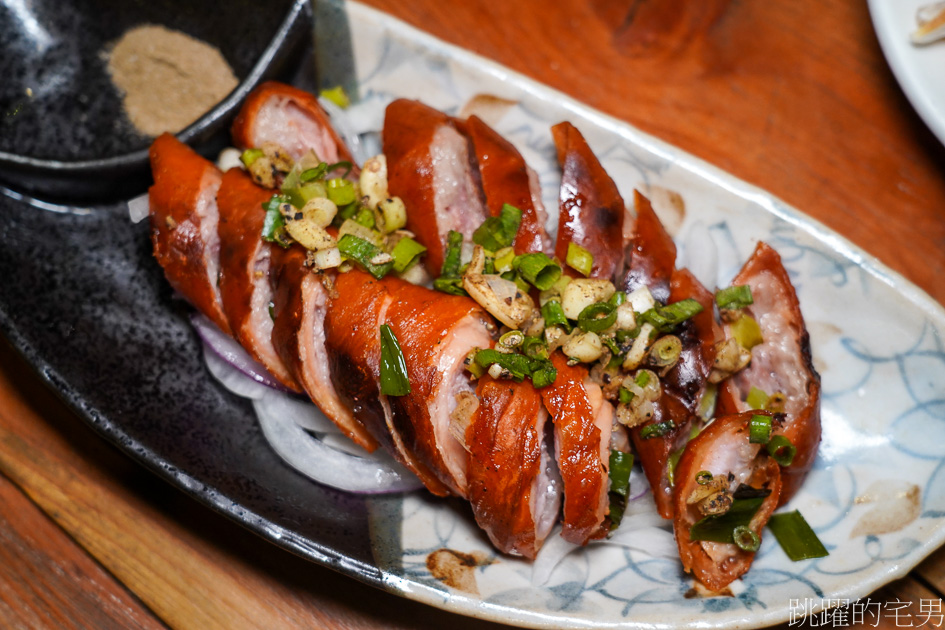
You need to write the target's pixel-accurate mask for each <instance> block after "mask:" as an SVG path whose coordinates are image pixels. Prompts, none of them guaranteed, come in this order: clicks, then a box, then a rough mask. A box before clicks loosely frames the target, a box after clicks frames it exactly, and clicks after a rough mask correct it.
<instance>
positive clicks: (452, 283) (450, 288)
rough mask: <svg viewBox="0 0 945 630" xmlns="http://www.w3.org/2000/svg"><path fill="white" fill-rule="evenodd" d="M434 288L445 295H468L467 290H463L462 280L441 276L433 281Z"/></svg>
mask: <svg viewBox="0 0 945 630" xmlns="http://www.w3.org/2000/svg"><path fill="white" fill-rule="evenodd" d="M433 288H434V289H436V290H437V291H441V292H443V293H449V294H450V295H468V294H467V293H466V289H464V288H463V279H462V278H447V277H445V276H440V277H439V278H437V279H436V280H434V281H433Z"/></svg>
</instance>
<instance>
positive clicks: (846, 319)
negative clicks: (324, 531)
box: [348, 3, 945, 628]
mask: <svg viewBox="0 0 945 630" xmlns="http://www.w3.org/2000/svg"><path fill="white" fill-rule="evenodd" d="M348 11H349V14H350V17H351V23H352V26H353V33H354V38H355V56H356V59H357V66H358V71H359V76H360V78H361V84H362V94H363V97H364V99H365V100H367V101H369V102H370V101H377V102H378V103H386V102H388V101H390V100H391V99H393V98H398V97H408V98H416V99H419V100H422V101H424V102H426V103H428V104H430V105H433V106H435V107H438V108H441V109H443V110H445V111H447V112H452V113H458V112H459V111H460V110H461V108H462V107H463V106H464V105H465V104H467V103H469V102H470V99H473V97H475V96H476V95H482V94H488V95H494V96H496V97H499V98H500V99H502V101H501V102H500V103H499V104H498V105H496V104H495V103H494V102H493V103H492V105H490V106H489V107H490V108H488V112H487V113H489V114H491V115H492V119H491V120H490V122H493V123H494V124H495V126H496V127H497V129H498V130H499V131H500V132H502V133H503V134H505V135H506V137H508V138H509V139H510V140H511V141H512V142H513V143H514V144H515V145H516V146H517V147H518V148H519V149H520V150H521V152H522V153H523V155H524V156H525V158H526V160H527V161H528V162H529V163H530V164H531V165H532V167H533V168H535V169H536V170H537V171H538V173H539V176H540V180H541V183H542V186H543V190H544V200H545V204H546V206H547V208H548V209H549V212H550V214H551V215H552V217H550V222H551V223H554V222H555V221H556V216H555V215H556V208H557V203H556V196H557V184H558V173H557V166H556V164H555V161H554V150H553V145H552V142H551V136H550V133H549V130H548V129H549V127H550V126H551V125H552V124H554V123H556V122H559V121H561V120H569V121H571V122H572V123H574V124H575V125H576V126H577V127H578V128H579V129H581V131H582V132H583V133H584V134H585V136H586V137H587V139H588V142H589V143H590V145H591V146H592V148H593V149H594V150H595V151H596V152H597V154H598V155H599V156H600V158H601V161H602V162H603V164H604V166H605V167H606V168H607V169H608V171H609V172H610V173H611V175H612V177H613V178H614V180H615V181H616V182H617V184H618V186H619V188H620V189H621V192H622V193H623V194H624V195H625V197H626V198H629V196H630V195H631V193H632V190H633V189H634V188H639V189H640V190H641V191H642V192H644V194H654V193H657V195H656V196H659V195H658V193H659V191H667V190H668V191H674V192H676V193H678V194H679V195H680V196H681V198H682V201H683V203H684V207H685V211H684V213H681V214H679V213H677V215H676V216H673V211H672V208H668V207H665V204H664V207H662V208H660V207H658V210H662V211H663V214H664V216H665V218H667V221H668V224H671V225H673V227H674V230H675V232H676V240H677V243H678V244H679V246H680V256H681V258H682V259H683V260H686V259H687V256H689V257H694V256H697V255H698V254H697V252H695V251H693V250H694V247H693V245H694V244H695V245H698V244H699V241H700V240H706V239H708V240H710V241H711V243H712V245H713V247H712V251H713V256H714V258H715V260H716V262H717V265H716V267H717V268H718V275H717V277H716V278H710V279H709V282H710V283H711V282H712V281H714V282H715V283H716V284H717V285H719V286H725V284H726V283H727V281H728V280H729V279H731V277H732V276H733V275H734V273H735V272H736V271H737V269H738V268H739V267H740V266H741V264H742V262H743V261H744V260H745V259H746V258H747V256H748V255H749V254H750V253H751V251H752V249H753V248H754V245H755V243H756V242H757V241H758V240H766V241H767V242H768V243H769V244H771V245H772V246H773V247H775V249H777V250H778V251H779V252H780V253H781V256H782V257H783V260H784V264H785V266H786V268H787V269H788V271H789V273H790V275H791V277H792V279H793V281H794V283H795V285H796V287H797V290H798V295H799V297H800V301H801V305H802V309H803V311H804V315H805V318H806V320H807V324H808V328H809V330H810V334H811V342H812V347H813V349H814V358H815V363H816V365H817V368H818V369H819V370H820V372H821V374H822V377H823V409H822V412H823V423H824V437H823V444H822V446H821V450H820V454H819V457H818V460H817V462H816V465H815V467H814V470H812V472H811V473H810V475H809V477H808V479H807V481H806V483H805V485H804V487H803V488H802V490H801V492H800V493H799V494H798V495H797V496H796V497H795V498H794V499H793V500H792V501H791V503H790V505H789V506H788V508H787V509H800V510H801V512H802V513H803V514H804V515H805V517H806V518H807V520H808V521H809V522H810V524H811V525H812V526H813V527H814V529H815V530H816V532H817V534H818V535H819V536H820V538H821V540H822V541H823V542H824V544H825V545H826V546H827V548H828V549H829V550H830V552H831V554H830V556H829V557H826V558H822V559H819V560H810V561H805V562H800V563H792V562H790V561H789V560H788V559H787V558H786V557H785V555H784V553H783V552H782V551H781V550H780V548H779V547H778V546H777V544H776V543H775V541H774V540H773V539H772V537H771V536H766V537H765V540H764V542H763V544H762V547H761V549H760V551H759V553H758V556H757V559H756V561H755V563H754V566H753V568H752V570H751V571H750V572H749V573H748V574H747V575H746V576H745V577H744V578H743V579H742V580H741V581H740V582H739V583H737V584H736V586H735V587H734V588H733V596H730V597H709V598H706V597H696V596H693V593H692V586H693V585H692V580H691V578H689V577H688V576H686V575H685V574H683V572H682V569H681V565H680V563H679V561H678V559H676V558H675V557H674V556H673V555H672V554H668V553H663V550H665V548H666V538H665V537H666V536H667V535H668V532H669V528H668V526H667V525H661V524H658V523H656V524H650V525H648V526H646V527H641V528H640V533H639V538H640V540H642V541H652V544H653V546H652V547H650V548H649V550H647V549H645V548H642V547H646V545H643V544H636V545H635V544H634V543H633V542H632V538H633V537H631V536H625V538H627V539H628V540H629V542H628V543H627V545H617V544H599V545H592V546H590V547H587V548H585V549H580V550H577V551H575V552H573V553H570V554H568V555H567V556H565V557H564V559H563V560H562V561H561V563H560V564H558V565H557V566H556V567H555V568H554V569H553V570H550V571H546V574H544V575H541V576H538V575H536V573H537V572H536V570H535V568H534V567H533V565H531V564H530V563H527V562H524V561H521V560H517V559H513V558H507V557H502V556H499V555H497V554H496V553H495V552H494V551H493V550H492V548H491V547H490V546H489V544H488V541H487V540H486V539H485V537H484V535H482V533H481V532H479V531H478V529H477V528H476V526H475V523H474V522H473V520H472V517H471V515H470V513H469V511H468V509H466V508H465V507H464V506H462V505H461V504H460V503H457V502H452V501H440V500H436V499H434V498H431V497H427V496H425V495H423V494H420V493H415V494H411V495H407V496H405V497H402V498H384V499H376V500H373V501H372V502H371V504H370V505H371V509H372V510H373V519H372V523H373V527H372V536H373V541H374V542H373V544H374V546H375V555H376V559H377V564H378V567H379V568H380V569H381V570H382V571H383V572H384V581H385V583H386V584H388V585H389V587H390V588H392V589H393V590H395V591H398V592H400V593H402V594H403V595H405V596H407V597H412V598H415V599H418V600H420V601H424V602H428V603H430V604H433V605H437V606H441V607H444V608H447V609H450V610H453V611H455V612H459V613H462V614H467V615H473V616H479V617H483V618H490V619H496V620H501V621H504V622H506V623H510V622H511V623H520V624H522V625H528V626H536V627H616V626H619V627H628V628H632V627H636V628H654V627H676V628H680V627H693V628H694V627H701V628H706V627H713V628H724V627H747V626H765V625H769V624H773V623H777V622H783V621H786V620H787V619H788V617H789V613H790V602H791V600H792V599H793V600H805V599H811V598H812V599H815V600H816V601H821V600H824V599H834V600H835V599H843V598H847V599H855V598H858V597H862V596H865V595H867V594H868V593H869V592H871V591H872V590H874V589H875V588H877V587H879V586H880V585H882V584H884V583H886V582H888V581H890V580H892V579H895V578H896V577H900V576H902V575H904V574H905V573H907V572H908V570H909V569H911V568H912V567H913V566H915V564H917V563H918V562H919V561H920V560H921V559H922V558H924V557H925V556H926V555H928V554H929V553H930V552H931V551H932V550H933V549H935V548H936V547H937V546H938V545H940V544H941V543H942V541H943V539H945V524H943V520H942V519H943V516H945V449H942V447H941V444H942V443H943V441H945V440H943V438H945V343H943V331H945V312H943V310H942V308H941V306H940V305H938V304H937V303H935V302H933V301H932V300H931V299H930V298H929V297H928V296H926V295H925V294H923V293H922V292H921V291H919V290H918V289H917V288H915V287H914V286H913V285H911V284H910V283H909V282H908V281H906V280H904V279H903V278H901V277H899V276H897V275H896V274H894V273H893V272H891V271H889V270H887V269H885V268H884V267H883V266H881V265H880V264H879V263H878V262H877V261H875V260H874V259H873V258H871V257H870V256H869V255H867V254H865V253H864V252H862V251H861V250H858V249H857V248H855V247H854V246H853V245H851V244H850V243H848V242H847V241H846V240H844V239H843V238H842V237H840V236H838V235H836V234H834V233H832V232H830V231H829V230H827V229H826V228H824V227H823V226H821V225H819V224H818V223H816V222H814V221H813V220H811V219H809V218H807V217H805V216H804V215H802V214H801V213H800V212H798V211H797V210H795V209H793V208H790V207H788V206H787V205H785V204H784V203H783V202H781V201H779V200H777V199H775V198H773V197H772V196H770V195H769V194H767V193H765V192H763V191H761V190H758V189H757V188H754V187H752V186H750V185H748V184H745V183H744V182H741V181H739V180H737V179H735V178H733V177H732V176H730V175H727V174H725V173H723V172H721V171H719V170H718V169H716V168H714V167H712V166H710V165H707V164H705V163H704V162H701V161H700V160H698V159H696V158H694V157H692V156H689V155H687V154H685V153H683V152H681V151H679V150H678V149H676V148H674V147H671V146H668V145H666V144H664V143H663V142H661V141H659V140H656V139H654V138H652V137H650V136H647V135H645V134H643V133H641V132H639V131H637V130H635V129H634V128H632V127H630V126H628V125H626V124H625V123H622V122H620V121H617V120H614V119H612V118H609V117H607V116H605V115H603V114H600V113H598V112H595V111H593V110H591V109H589V108H587V107H585V106H583V105H581V104H580V103H578V102H576V101H574V100H573V99H571V98H569V97H566V96H564V95H562V94H560V93H557V92H555V91H553V90H551V89H548V88H546V87H543V86H541V85H539V84H536V83H534V82H532V81H530V80H528V79H526V78H523V77H521V76H519V75H516V74H514V73H512V72H511V71H509V70H507V69H504V68H502V67H500V66H497V65H496V64H494V63H492V62H489V61H487V60H484V59H481V58H479V57H477V56H475V55H473V54H470V53H468V52H465V51H462V50H459V49H457V48H455V47H452V46H449V45H447V44H444V43H443V42H440V41H438V40H436V39H434V38H432V37H430V36H428V35H425V34H423V33H420V32H419V31H416V30H415V29H412V28H411V27H408V26H406V25H404V24H402V23H400V22H398V21H396V20H393V19H392V18H390V17H389V16H386V15H384V14H381V13H378V12H376V11H374V10H372V9H369V8H366V7H364V6H362V5H358V4H354V3H350V4H349V7H348ZM674 221H675V223H674ZM640 501H642V502H646V501H649V498H648V497H644V498H642V499H640ZM641 505H642V504H641ZM640 511H641V512H643V513H644V514H641V515H640V517H639V518H640V519H647V518H650V517H648V516H647V515H646V514H645V512H647V509H646V508H645V507H641V508H640ZM651 521H652V519H651V518H650V521H643V520H641V522H647V523H650V522H651ZM625 527H626V525H625ZM548 544H549V545H551V544H552V543H551V542H550V541H549V543H548ZM442 549H449V550H451V552H453V553H454V554H455V557H456V558H457V563H458V564H459V565H462V566H463V567H464V569H463V570H464V571H465V574H466V578H468V579H466V581H465V582H462V583H459V582H456V581H455V580H450V579H445V578H444V576H443V575H442V574H440V573H439V572H438V571H437V569H436V563H435V562H432V563H431V557H432V556H431V554H435V553H436V552H437V551H438V550H442ZM653 549H656V550H658V552H657V553H653V552H652V550H653ZM450 584H452V586H451V585H450Z"/></svg>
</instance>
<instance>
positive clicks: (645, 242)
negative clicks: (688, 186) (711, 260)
mask: <svg viewBox="0 0 945 630" xmlns="http://www.w3.org/2000/svg"><path fill="white" fill-rule="evenodd" d="M633 205H634V208H635V209H636V213H637V216H636V221H635V222H634V226H633V240H632V241H631V248H630V260H629V261H627V270H626V274H625V276H624V279H623V289H624V290H625V291H627V292H630V291H633V290H635V289H638V288H640V287H643V286H645V287H649V289H650V293H652V294H653V297H654V298H655V299H656V300H657V301H659V302H662V303H664V304H666V303H667V302H668V301H670V297H669V290H670V286H669V285H670V281H671V280H672V277H673V270H674V269H675V268H676V244H675V243H673V239H672V237H671V236H670V235H669V233H668V232H667V231H666V228H665V227H663V223H662V222H661V221H660V219H659V217H658V216H656V212H654V211H653V206H652V204H650V200H649V199H647V198H646V197H644V196H643V195H641V194H640V193H639V192H638V191H636V190H635V191H633Z"/></svg>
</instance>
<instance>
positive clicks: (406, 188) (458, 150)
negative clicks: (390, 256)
mask: <svg viewBox="0 0 945 630" xmlns="http://www.w3.org/2000/svg"><path fill="white" fill-rule="evenodd" d="M383 143H384V154H385V155H386V156H387V177H388V181H387V185H388V190H389V192H390V194H391V195H393V196H397V197H400V198H401V199H402V200H403V202H404V205H405V206H406V207H407V229H408V230H410V231H412V232H414V233H415V234H416V235H417V240H418V241H419V242H420V243H422V244H423V245H424V246H425V247H426V248H427V254H426V266H427V269H428V270H429V271H430V273H431V274H432V275H434V276H438V275H440V270H441V268H442V266H443V251H444V249H445V247H446V239H447V234H448V233H449V231H450V230H455V231H457V232H460V233H462V234H463V235H464V236H465V237H466V238H467V239H469V238H470V237H471V236H472V233H473V232H474V231H475V229H476V228H478V227H479V226H480V225H482V222H483V221H485V219H486V217H488V216H489V214H488V211H487V209H486V207H485V202H484V200H483V198H482V190H481V188H480V185H479V181H478V172H477V171H476V169H475V168H474V165H473V155H472V150H471V147H470V146H469V142H468V140H467V138H466V137H465V136H464V135H463V134H462V133H461V131H460V130H459V129H458V128H457V125H456V123H455V122H454V121H453V119H452V118H450V117H449V116H447V115H446V114H444V113H442V112H439V111H437V110H435V109H433V108H431V107H428V106H426V105H424V104H423V103H420V102H418V101H409V100H405V99H400V100H396V101H394V102H393V103H391V104H390V105H389V106H388V107H387V112H386V114H385V119H384V133H383Z"/></svg>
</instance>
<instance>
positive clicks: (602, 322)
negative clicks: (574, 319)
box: [578, 302, 617, 332]
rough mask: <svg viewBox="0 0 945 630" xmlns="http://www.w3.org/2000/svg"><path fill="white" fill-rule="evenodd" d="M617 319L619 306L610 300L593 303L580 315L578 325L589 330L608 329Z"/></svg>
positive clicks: (599, 330)
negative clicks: (609, 301)
mask: <svg viewBox="0 0 945 630" xmlns="http://www.w3.org/2000/svg"><path fill="white" fill-rule="evenodd" d="M616 321H617V308H616V307H615V306H613V305H612V304H610V303H608V302H597V303H595V304H591V305H590V306H587V307H585V308H584V310H583V311H581V314H580V315H578V327H580V329H581V330H586V331H588V332H601V331H602V330H607V329H608V328H610V327H611V326H613V325H614V322H616Z"/></svg>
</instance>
